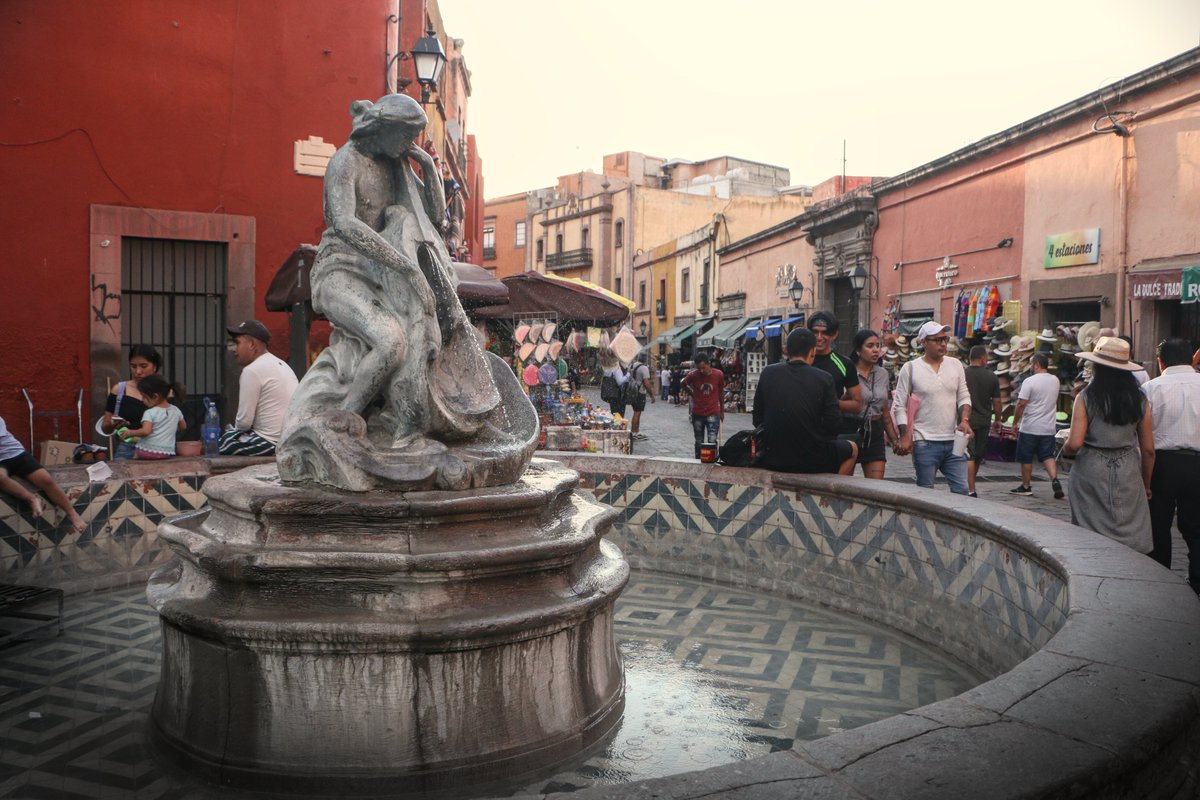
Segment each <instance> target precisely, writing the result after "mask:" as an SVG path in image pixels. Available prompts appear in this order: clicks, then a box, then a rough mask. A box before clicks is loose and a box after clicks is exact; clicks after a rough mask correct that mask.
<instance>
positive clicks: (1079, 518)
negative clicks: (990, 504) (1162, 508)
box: [1063, 336, 1154, 553]
mask: <svg viewBox="0 0 1200 800" xmlns="http://www.w3.org/2000/svg"><path fill="white" fill-rule="evenodd" d="M1076 358H1080V359H1083V360H1085V361H1090V362H1091V363H1092V364H1093V366H1094V367H1095V377H1093V378H1092V382H1091V384H1089V385H1088V387H1087V388H1086V389H1084V390H1083V391H1082V392H1080V393H1079V396H1078V397H1076V398H1075V405H1074V409H1073V411H1072V416H1071V432H1070V434H1069V436H1068V439H1067V443H1066V445H1065V446H1064V447H1063V455H1065V456H1070V455H1073V454H1074V455H1075V465H1074V466H1073V467H1072V468H1071V479H1070V483H1069V484H1068V487H1067V497H1068V499H1069V500H1070V502H1071V521H1072V522H1073V523H1075V524H1076V525H1080V526H1082V527H1084V528H1088V529H1090V530H1093V531H1096V532H1097V533H1102V534H1104V535H1105V536H1107V537H1109V538H1110V539H1115V540H1116V541H1118V542H1121V543H1122V544H1126V545H1129V546H1130V547H1132V548H1133V549H1134V550H1137V551H1138V552H1139V553H1149V552H1150V550H1151V548H1152V544H1153V543H1152V540H1151V536H1150V505H1149V502H1148V498H1149V497H1150V476H1151V474H1152V473H1153V472H1154V426H1153V420H1152V419H1151V414H1150V407H1149V405H1148V404H1147V403H1146V398H1145V396H1144V395H1143V394H1142V392H1141V390H1140V389H1139V388H1138V385H1137V381H1135V380H1134V377H1133V373H1134V372H1135V371H1136V370H1139V369H1141V366H1140V365H1139V364H1137V363H1136V362H1133V361H1130V359H1129V344H1128V343H1127V342H1125V341H1123V340H1121V339H1118V338H1117V337H1115V336H1106V337H1103V338H1101V339H1099V340H1097V341H1096V349H1095V350H1094V351H1092V352H1083V353H1077V354H1076ZM1139 455H1140V457H1139Z"/></svg>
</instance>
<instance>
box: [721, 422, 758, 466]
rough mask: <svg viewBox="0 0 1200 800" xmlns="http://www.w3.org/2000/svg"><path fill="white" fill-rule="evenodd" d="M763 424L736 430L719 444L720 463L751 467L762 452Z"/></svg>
mask: <svg viewBox="0 0 1200 800" xmlns="http://www.w3.org/2000/svg"><path fill="white" fill-rule="evenodd" d="M762 436H763V426H761V425H759V426H758V427H757V428H755V429H753V430H746V431H738V432H737V433H735V434H734V435H733V436H730V437H729V438H728V439H726V440H725V444H723V445H721V463H722V464H724V465H726V466H728V467H753V466H754V465H755V464H756V463H758V459H759V457H760V456H762V452H763V440H762Z"/></svg>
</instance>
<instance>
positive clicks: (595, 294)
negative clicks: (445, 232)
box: [470, 272, 640, 453]
mask: <svg viewBox="0 0 1200 800" xmlns="http://www.w3.org/2000/svg"><path fill="white" fill-rule="evenodd" d="M502 283H503V284H504V285H505V287H506V288H507V289H508V302H507V303H505V304H502V305H493V306H488V307H486V308H478V309H474V310H472V311H471V312H470V314H471V316H472V317H473V318H475V319H476V320H477V321H479V322H481V323H483V324H484V325H486V327H487V331H488V337H489V349H491V350H492V351H493V352H495V353H497V354H498V355H500V356H501V357H502V358H505V359H506V360H507V361H509V363H510V364H512V367H513V370H514V371H515V372H516V374H517V375H518V376H519V377H520V378H521V381H522V383H523V384H524V386H525V387H526V392H527V393H528V395H529V400H530V402H531V403H533V405H534V408H536V409H537V411H538V415H539V418H540V420H541V424H542V434H541V437H540V441H539V446H540V447H544V448H547V449H552V450H584V451H589V452H603V453H628V452H629V442H630V434H629V430H628V423H627V421H626V420H623V419H621V418H619V417H616V418H614V417H613V415H612V414H610V413H609V411H608V409H606V408H597V407H594V406H592V405H590V404H589V403H587V402H586V401H585V400H584V398H583V397H582V396H581V395H580V394H579V393H578V390H579V386H580V384H581V383H582V382H583V381H585V380H587V379H588V377H590V376H595V377H596V379H597V380H598V376H599V374H600V369H599V353H600V352H602V351H604V350H607V349H609V348H610V347H614V346H615V345H616V343H617V341H618V337H619V338H620V341H621V342H622V343H623V345H624V346H625V347H630V346H631V344H630V342H631V341H632V342H633V344H632V346H633V347H634V350H633V352H634V353H636V351H637V348H639V347H640V345H638V344H636V339H635V338H634V337H633V334H632V332H631V331H629V329H628V328H627V327H622V323H624V322H625V320H626V319H628V317H629V312H630V311H631V310H632V308H633V303H632V301H629V300H627V299H626V298H623V297H621V296H619V295H615V294H613V293H612V292H609V291H607V290H606V289H603V288H602V287H599V286H595V285H594V284H589V283H587V282H586V281H579V280H567V279H562V278H557V277H554V276H549V275H542V274H541V273H538V272H524V273H521V274H520V275H513V276H510V277H508V278H504V279H503V281H502ZM629 357H632V354H630V355H629ZM626 360H627V359H626Z"/></svg>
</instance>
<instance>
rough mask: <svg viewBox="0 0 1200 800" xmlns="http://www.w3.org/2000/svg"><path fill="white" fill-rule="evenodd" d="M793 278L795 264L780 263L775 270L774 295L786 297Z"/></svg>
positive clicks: (794, 276)
mask: <svg viewBox="0 0 1200 800" xmlns="http://www.w3.org/2000/svg"><path fill="white" fill-rule="evenodd" d="M794 280H796V265H795V264H780V265H779V268H778V269H776V270H775V295H776V296H777V297H787V296H788V290H789V289H791V288H792V281H794Z"/></svg>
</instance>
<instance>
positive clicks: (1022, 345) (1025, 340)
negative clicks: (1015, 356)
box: [1012, 336, 1033, 353]
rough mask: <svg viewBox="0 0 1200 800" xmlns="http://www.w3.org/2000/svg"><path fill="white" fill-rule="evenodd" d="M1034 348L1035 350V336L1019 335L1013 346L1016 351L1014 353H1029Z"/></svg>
mask: <svg viewBox="0 0 1200 800" xmlns="http://www.w3.org/2000/svg"><path fill="white" fill-rule="evenodd" d="M1032 350H1033V337H1032V336H1019V337H1017V341H1016V342H1015V343H1014V344H1013V346H1012V352H1014V353H1027V352H1032Z"/></svg>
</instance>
